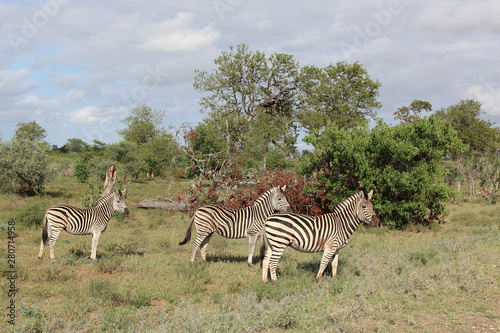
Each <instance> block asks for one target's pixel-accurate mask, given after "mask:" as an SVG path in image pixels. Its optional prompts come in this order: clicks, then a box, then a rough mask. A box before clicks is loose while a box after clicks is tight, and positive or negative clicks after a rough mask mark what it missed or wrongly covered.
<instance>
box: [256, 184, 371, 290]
mask: <svg viewBox="0 0 500 333" xmlns="http://www.w3.org/2000/svg"><path fill="white" fill-rule="evenodd" d="M372 195H373V191H370V193H366V191H365V190H364V189H359V190H358V191H357V192H356V193H354V194H353V195H351V196H350V197H348V198H347V199H345V200H344V201H341V202H339V203H338V204H337V205H336V206H335V207H334V208H333V211H332V212H331V213H329V214H324V215H321V216H316V217H311V216H307V215H299V214H289V213H278V214H274V215H272V216H270V217H268V218H267V220H266V221H265V224H264V231H263V237H264V239H265V241H266V242H267V245H268V249H267V252H266V255H265V258H264V249H265V244H262V245H261V249H260V255H261V260H262V259H263V263H262V282H267V271H268V268H269V269H270V271H271V282H273V283H274V282H276V266H277V265H278V261H279V260H280V258H281V256H282V254H283V251H284V250H285V248H286V247H287V246H291V247H292V248H293V249H295V250H297V251H301V252H320V251H324V253H323V258H322V259H321V265H320V268H319V272H318V275H317V276H316V280H319V279H321V277H322V276H323V272H324V270H325V268H326V266H327V265H328V262H329V261H330V260H331V259H332V257H333V256H334V255H335V258H334V260H333V262H332V275H333V276H335V275H336V274H337V264H338V250H339V249H341V248H343V247H344V246H345V245H346V244H347V240H348V238H349V236H351V235H352V234H353V233H354V231H356V228H357V227H358V226H359V225H360V223H361V222H364V223H369V224H372V223H375V222H378V217H377V216H376V215H375V212H374V211H373V205H372V203H371V202H370V199H371V197H372ZM372 221H373V222H372Z"/></svg>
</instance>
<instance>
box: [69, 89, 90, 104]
mask: <svg viewBox="0 0 500 333" xmlns="http://www.w3.org/2000/svg"><path fill="white" fill-rule="evenodd" d="M84 96H85V91H83V90H79V89H71V90H70V91H69V92H68V93H67V94H66V96H64V98H65V99H67V100H70V101H73V102H75V101H80V100H82V99H83V97H84Z"/></svg>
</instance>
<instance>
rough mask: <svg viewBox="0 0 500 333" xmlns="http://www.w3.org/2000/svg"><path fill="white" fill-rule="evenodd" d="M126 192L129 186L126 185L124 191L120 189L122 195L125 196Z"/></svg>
mask: <svg viewBox="0 0 500 333" xmlns="http://www.w3.org/2000/svg"><path fill="white" fill-rule="evenodd" d="M125 193H127V188H126V187H125V189H124V190H123V191H120V194H121V195H122V196H124V195H125Z"/></svg>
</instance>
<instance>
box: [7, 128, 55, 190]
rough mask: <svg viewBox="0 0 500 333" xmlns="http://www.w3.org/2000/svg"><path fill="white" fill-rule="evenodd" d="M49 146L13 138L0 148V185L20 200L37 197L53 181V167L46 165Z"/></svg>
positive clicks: (44, 143) (43, 143) (49, 164)
mask: <svg viewBox="0 0 500 333" xmlns="http://www.w3.org/2000/svg"><path fill="white" fill-rule="evenodd" d="M49 151H50V146H49V144H48V143H46V142H39V141H32V140H29V139H26V138H22V137H15V138H13V139H11V140H10V141H8V142H6V143H4V144H1V145H0V184H4V185H3V186H2V187H3V190H9V191H12V192H14V193H18V194H20V195H23V196H31V195H35V194H39V193H41V191H42V190H43V187H44V185H45V184H46V183H47V182H48V181H49V180H51V179H52V178H54V177H55V175H56V167H55V166H54V165H53V164H51V163H49V159H48V152H49Z"/></svg>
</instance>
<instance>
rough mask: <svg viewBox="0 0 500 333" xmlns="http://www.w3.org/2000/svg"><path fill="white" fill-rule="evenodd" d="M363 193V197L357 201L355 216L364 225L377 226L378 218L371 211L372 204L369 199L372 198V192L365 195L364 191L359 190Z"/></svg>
mask: <svg viewBox="0 0 500 333" xmlns="http://www.w3.org/2000/svg"><path fill="white" fill-rule="evenodd" d="M361 191H362V193H363V197H362V198H361V199H360V200H359V201H358V204H357V209H356V210H357V215H358V219H359V220H361V221H362V222H364V223H366V224H370V225H371V226H377V225H378V221H379V219H378V217H377V215H376V214H375V211H374V210H373V204H372V203H371V201H370V200H371V198H372V196H373V190H371V191H370V192H368V193H366V192H365V191H364V190H361Z"/></svg>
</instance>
